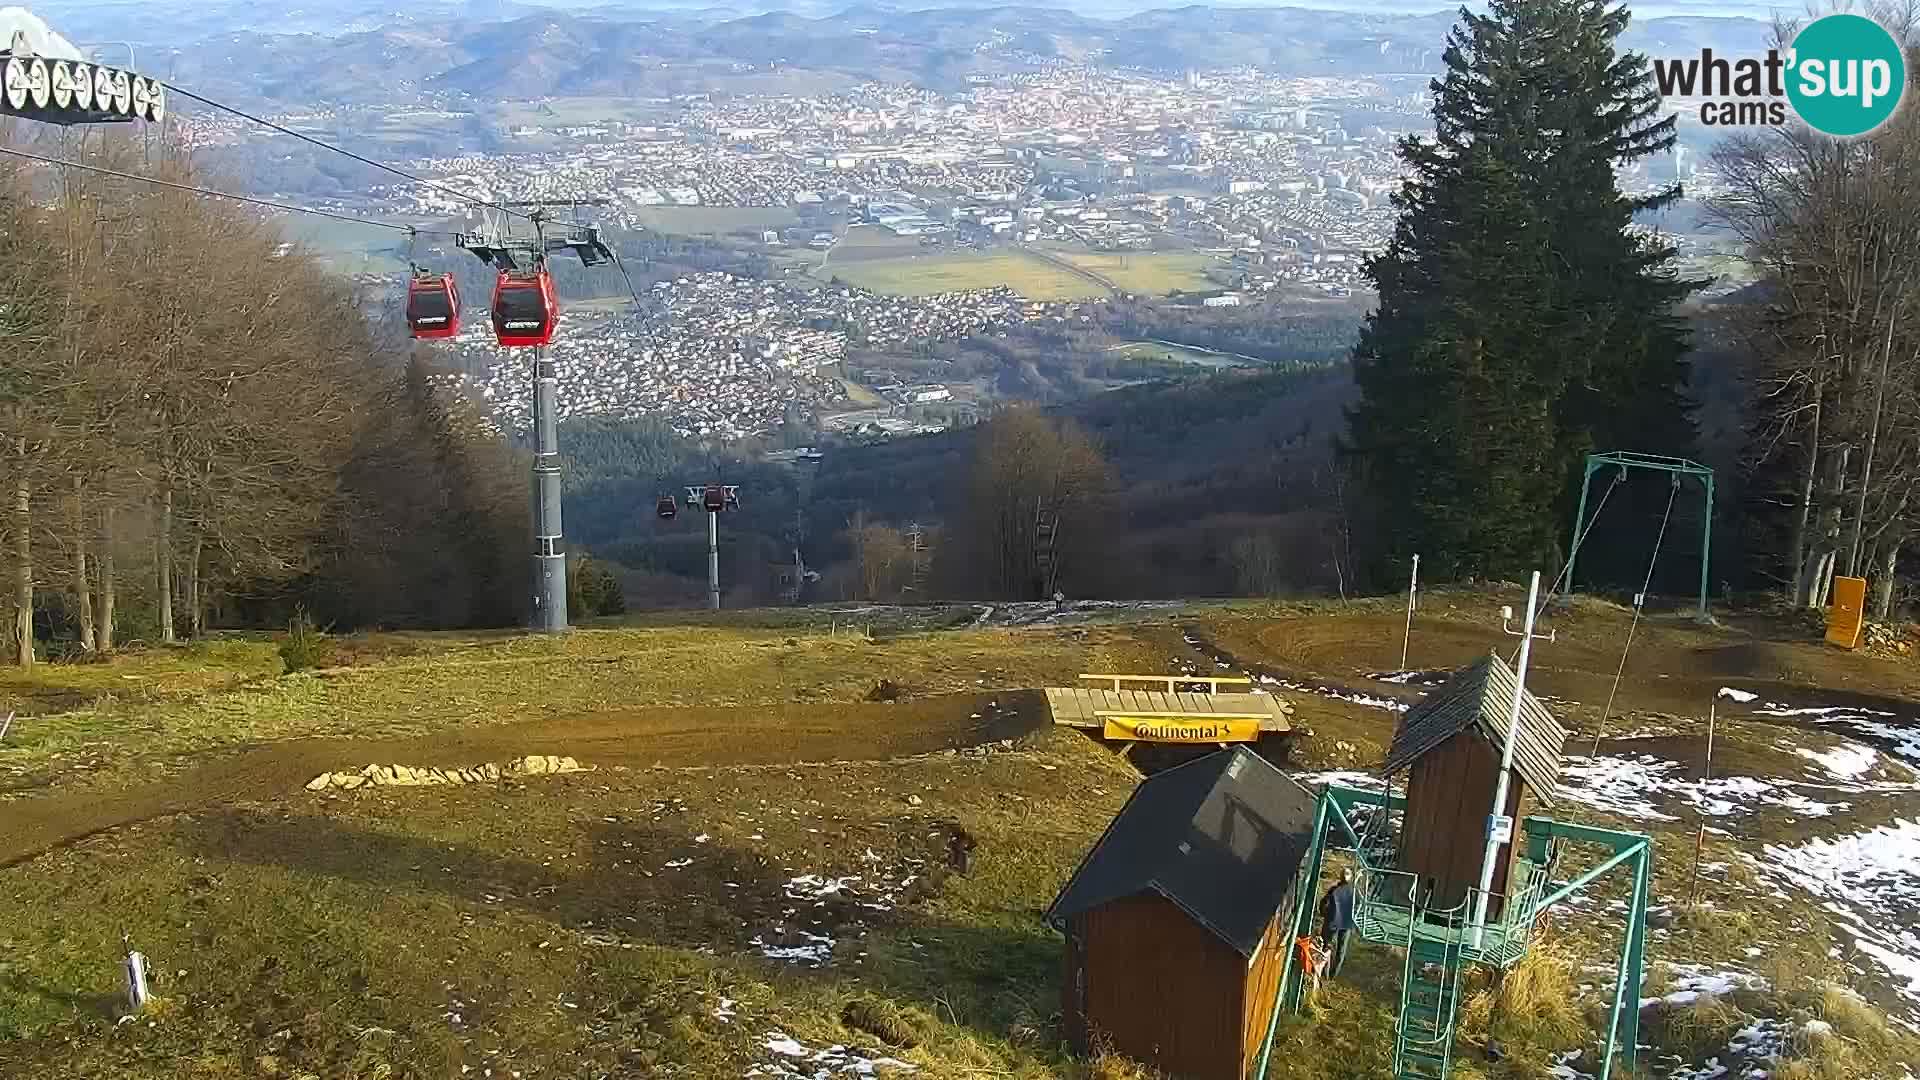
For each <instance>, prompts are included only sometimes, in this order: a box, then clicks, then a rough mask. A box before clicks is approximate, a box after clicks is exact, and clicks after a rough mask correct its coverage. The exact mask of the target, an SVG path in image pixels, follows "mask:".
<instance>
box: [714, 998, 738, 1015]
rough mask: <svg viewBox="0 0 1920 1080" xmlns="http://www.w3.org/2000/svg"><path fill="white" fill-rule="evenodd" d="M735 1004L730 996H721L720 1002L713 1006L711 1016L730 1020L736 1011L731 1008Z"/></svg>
mask: <svg viewBox="0 0 1920 1080" xmlns="http://www.w3.org/2000/svg"><path fill="white" fill-rule="evenodd" d="M735 1004H736V1002H735V1001H734V1000H733V999H732V998H730V997H723V998H721V999H720V1004H718V1005H715V1006H714V1007H713V1017H714V1019H716V1020H731V1019H733V1018H734V1016H735V1015H736V1013H735V1012H734V1008H733V1007H734V1005H735Z"/></svg>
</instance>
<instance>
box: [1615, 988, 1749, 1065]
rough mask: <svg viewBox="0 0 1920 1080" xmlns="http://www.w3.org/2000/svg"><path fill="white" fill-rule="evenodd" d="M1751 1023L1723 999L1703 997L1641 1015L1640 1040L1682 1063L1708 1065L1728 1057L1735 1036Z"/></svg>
mask: <svg viewBox="0 0 1920 1080" xmlns="http://www.w3.org/2000/svg"><path fill="white" fill-rule="evenodd" d="M1749 1022H1750V1019H1749V1017H1748V1016H1747V1014H1746V1013H1744V1012H1741V1011H1740V1009H1739V1007H1737V1006H1736V1005H1734V1004H1733V1002H1731V1001H1728V1000H1726V999H1724V998H1721V997H1718V996H1716V995H1714V994H1701V995H1700V996H1699V997H1697V998H1695V999H1694V1000H1693V1001H1691V1002H1688V1003H1687V1004H1684V1005H1674V1004H1668V1003H1666V1002H1662V1003H1660V1004H1658V1005H1654V1006H1652V1007H1650V1008H1647V1009H1643V1010H1641V1013H1640V1038H1641V1039H1642V1040H1644V1041H1645V1042H1646V1043H1647V1044H1649V1045H1651V1046H1652V1047H1653V1048H1654V1049H1655V1051H1656V1052H1658V1053H1663V1054H1672V1055H1674V1056H1675V1057H1678V1058H1679V1059H1680V1060H1682V1061H1688V1062H1697V1061H1705V1060H1707V1059H1708V1058H1710V1057H1713V1056H1714V1055H1716V1054H1722V1053H1725V1051H1726V1047H1727V1044H1728V1043H1729V1042H1730V1041H1732V1039H1733V1036H1734V1033H1735V1032H1737V1031H1739V1030H1740V1029H1741V1028H1743V1027H1745V1026H1746V1025H1747V1024H1748V1023H1749Z"/></svg>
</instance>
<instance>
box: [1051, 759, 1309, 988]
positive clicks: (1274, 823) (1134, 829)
mask: <svg viewBox="0 0 1920 1080" xmlns="http://www.w3.org/2000/svg"><path fill="white" fill-rule="evenodd" d="M1314 809H1315V806H1314V796H1313V794H1312V793H1311V792H1309V791H1307V790H1306V789H1305V788H1303V787H1301V786H1300V785H1299V784H1298V783H1295V782H1294V781H1293V780H1291V779H1289V778H1288V777H1287V776H1286V775H1285V774H1284V773H1282V772H1281V771H1280V770H1278V769H1276V768H1274V767H1273V766H1272V765H1271V764H1269V763H1268V762H1267V761H1266V759H1264V758H1262V757H1260V756H1259V755H1258V754H1255V753H1252V752H1251V751H1249V750H1247V749H1246V748H1244V747H1236V748H1234V749H1232V750H1223V751H1220V752H1218V753H1214V754H1208V755H1207V756H1206V757H1203V758H1197V759H1195V760H1193V761H1189V762H1187V763H1186V764H1184V765H1178V766H1175V767H1174V768H1171V769H1168V770H1166V771H1164V772H1160V773H1155V774H1154V775H1152V776H1149V777H1147V778H1146V779H1145V780H1143V781H1141V782H1140V786H1139V787H1137V788H1135V789H1134V791H1133V796H1132V797H1131V798H1129V799H1128V800H1127V804H1126V805H1125V806H1123V807H1121V809H1120V813H1119V814H1118V815H1116V816H1115V817H1114V819H1113V821H1111V822H1110V823H1108V825H1107V831H1106V832H1105V833H1103V834H1102V835H1101V837H1100V840H1099V842H1098V843H1096V844H1094V846H1093V850H1091V851H1089V852H1087V855H1086V858H1084V859H1082V860H1081V862H1080V867H1079V869H1077V870H1075V871H1074V872H1073V877H1072V878H1071V879H1069V880H1068V881H1067V884H1066V887H1065V888H1063V889H1061V890H1060V895H1059V896H1057V897H1055V898H1054V901H1053V905H1052V906H1051V907H1049V908H1048V909H1047V921H1048V922H1049V923H1051V924H1052V925H1053V926H1055V927H1056V928H1060V929H1064V928H1065V926H1066V921H1067V920H1068V919H1069V918H1071V917H1073V916H1075V915H1078V914H1080V913H1082V912H1085V911H1089V910H1091V909H1093V908H1097V907H1099V906H1101V905H1103V904H1106V903H1109V902H1111V901H1114V900H1118V899H1120V898H1122V897H1126V896H1132V895H1134V894H1136V893H1140V892H1145V891H1152V892H1156V893H1158V894H1160V895H1161V896H1164V897H1166V898H1167V900H1169V901H1171V902H1172V903H1173V904H1174V905H1176V906H1177V907H1179V908H1180V910H1182V911H1183V912H1185V913H1186V914H1187V916H1188V917H1189V918H1191V919H1192V920H1193V921H1194V922H1196V923H1198V924H1199V925H1201V926H1203V927H1205V928H1206V929H1207V930H1208V931H1209V932H1211V933H1212V934H1213V935H1214V936H1215V937H1218V938H1219V939H1220V940H1221V941H1223V942H1225V943H1226V944H1227V945H1229V946H1231V947H1232V948H1233V949H1234V950H1235V951H1236V952H1238V953H1239V954H1240V955H1241V956H1252V955H1253V954H1254V952H1255V951H1256V950H1257V949H1258V948H1259V946H1260V940H1261V938H1262V937H1263V936H1264V935H1265V934H1266V931H1267V927H1268V925H1269V924H1271V923H1272V922H1273V917H1274V913H1275V912H1276V911H1278V910H1279V908H1280V904H1281V902H1282V901H1283V900H1284V899H1285V898H1286V896H1287V892H1288V889H1289V887H1290V886H1291V884H1292V882H1293V878H1294V875H1295V874H1296V873H1298V871H1299V869H1300V860H1301V859H1302V858H1303V857H1305V855H1306V852H1307V846H1308V842H1309V841H1310V839H1311V837H1312V833H1313V819H1314Z"/></svg>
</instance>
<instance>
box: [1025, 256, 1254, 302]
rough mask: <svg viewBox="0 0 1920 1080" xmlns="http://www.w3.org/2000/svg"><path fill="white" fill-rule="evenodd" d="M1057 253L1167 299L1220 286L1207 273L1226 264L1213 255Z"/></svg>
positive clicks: (1119, 282) (1136, 290)
mask: <svg viewBox="0 0 1920 1080" xmlns="http://www.w3.org/2000/svg"><path fill="white" fill-rule="evenodd" d="M1056 254H1058V255H1059V256H1060V257H1061V258H1063V259H1066V260H1067V261H1068V262H1070V263H1073V264H1074V265H1075V266H1081V267H1085V268H1086V269H1088V270H1091V271H1093V272H1094V273H1096V274H1099V275H1100V276H1102V277H1104V278H1108V279H1110V280H1111V281H1112V282H1113V283H1114V284H1115V285H1118V286H1120V287H1121V288H1122V289H1125V290H1127V291H1128V292H1133V293H1144V294H1146V295H1149V296H1165V295H1166V294H1167V293H1170V292H1174V291H1176V290H1178V291H1181V292H1201V291H1205V290H1208V289H1217V288H1219V287H1220V284H1219V283H1218V282H1216V281H1213V280H1212V279H1210V278H1208V277H1207V273H1206V272H1207V270H1208V269H1210V268H1215V267H1218V266H1221V265H1222V264H1221V263H1220V262H1218V261H1217V260H1215V259H1214V258H1212V257H1211V256H1207V255H1202V254H1198V253H1195V252H1184V251H1180V252H1171V251H1170V252H1139V253H1109V252H1090V251H1061V252H1056Z"/></svg>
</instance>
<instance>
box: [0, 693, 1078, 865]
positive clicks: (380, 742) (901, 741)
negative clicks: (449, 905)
mask: <svg viewBox="0 0 1920 1080" xmlns="http://www.w3.org/2000/svg"><path fill="white" fill-rule="evenodd" d="M1045 721H1046V703H1045V701H1044V700H1043V699H1042V698H1041V696H1040V695H1039V694H1037V693H1034V692H1032V691H1000V692H997V693H983V694H956V695H948V696H943V697H932V698H925V699H919V700H912V701H902V702H899V703H897V704H840V705H771V706H741V707H726V708H678V707H659V708H639V709H621V710H616V711H610V712H599V713H584V714H579V715H575V716H564V717H558V718H555V719H551V720H538V721H530V722H527V723H522V724H503V725H497V726H491V727H484V728H475V729H470V730H461V731H448V732H442V733H437V734H433V735H426V736H421V737H418V738H408V739H299V740H292V741H289V742H282V743H271V744H268V745H264V746H256V747H253V748H251V749H247V750H242V751H240V752H238V753H235V754H233V755H230V756H228V757H225V758H222V759H220V760H217V761H212V762H209V763H207V764H205V765H201V766H199V767H198V768H195V769H193V770H191V771H189V772H186V773H183V774H181V775H179V776H175V777H171V778H169V779H167V780H165V781H160V782H156V783H153V784H147V785H144V786H141V787H137V788H133V789H131V790H123V791H111V792H89V791H72V792H64V793H62V794H58V795H47V796H43V797H38V798H25V799H15V800H11V801H8V802H4V803H0V867H7V866H12V865H14V864H16V863H20V862H23V861H25V860H27V859H30V858H33V857H34V856H35V855H38V854H41V853H42V852H45V851H48V850H51V849H53V848H57V847H60V846H63V845H65V844H70V843H73V842H75V841H77V840H81V839H84V838H85V837H88V836H92V835H94V834H96V833H100V832H104V831H106V830H108V829H112V828H117V827H119V826H121V825H128V824H132V823H134V822H138V821H145V820H148V819H150V818H156V817H163V816H165V815H168V814H177V813H183V812H185V811H189V810H194V809H198V808H201V807H206V806H217V805H222V804H226V803H232V802H239V801H245V800H249V799H266V798H273V797H277V796H283V795H287V794H290V793H293V792H297V791H299V790H300V787H301V785H303V784H305V783H306V782H307V781H308V780H311V779H313V777H315V776H317V775H319V774H320V773H323V772H330V771H336V770H356V769H359V768H360V767H361V766H363V765H366V764H369V763H380V764H399V765H414V766H438V767H447V766H461V765H477V764H480V763H483V762H488V761H493V762H506V761H508V760H511V759H513V758H517V757H520V756H523V755H526V754H559V755H566V756H570V757H574V758H578V759H579V760H580V761H581V762H582V763H583V764H587V765H592V766H597V767H611V766H616V765H622V766H627V767H630V768H652V767H668V768H674V767H681V768H684V767H692V766H732V765H777V764H791V763H798V762H807V761H873V760H882V759H886V758H894V757H905V756H908V755H912V754H924V753H932V752H936V751H940V750H948V749H956V748H960V747H966V746H975V745H979V744H981V743H985V742H993V741H996V740H999V739H1010V738H1018V737H1019V736H1021V735H1025V734H1028V733H1030V732H1032V731H1034V730H1037V729H1038V728H1039V727H1040V726H1041V725H1042V724H1043V723H1045Z"/></svg>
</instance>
